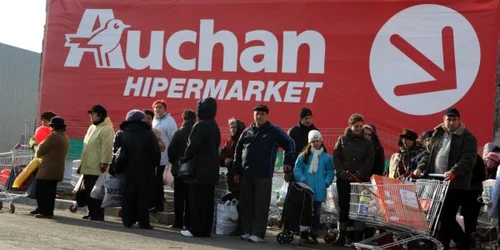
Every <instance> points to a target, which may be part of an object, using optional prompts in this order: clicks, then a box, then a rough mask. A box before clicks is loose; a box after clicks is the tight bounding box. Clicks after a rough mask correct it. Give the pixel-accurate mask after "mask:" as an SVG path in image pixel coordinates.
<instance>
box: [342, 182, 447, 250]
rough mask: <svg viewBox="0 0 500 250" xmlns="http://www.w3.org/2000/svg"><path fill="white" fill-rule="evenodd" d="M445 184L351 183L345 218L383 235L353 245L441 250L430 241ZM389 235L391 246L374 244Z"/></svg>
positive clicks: (357, 246) (362, 247)
mask: <svg viewBox="0 0 500 250" xmlns="http://www.w3.org/2000/svg"><path fill="white" fill-rule="evenodd" d="M448 186H449V181H439V180H416V182H403V183H402V184H386V185H385V184H382V185H374V184H372V183H351V200H350V206H349V207H350V209H349V218H351V219H353V220H358V221H362V222H365V223H366V224H367V225H372V226H377V227H380V228H384V229H385V230H386V231H385V232H384V233H380V234H378V235H376V236H374V237H371V238H369V239H365V240H363V241H360V242H358V243H354V247H356V248H358V249H389V248H392V247H396V246H402V247H404V248H407V247H408V243H410V242H423V241H427V242H432V243H434V244H435V245H436V249H438V250H442V249H444V246H443V244H442V243H441V242H439V241H438V240H437V239H435V238H434V237H433V235H434V233H435V231H436V229H437V225H438V220H439V215H440V213H441V209H442V207H443V203H444V199H445V197H446V193H447V191H448ZM391 234H392V236H393V237H392V238H393V242H389V243H384V244H380V245H379V244H378V242H377V241H378V240H379V239H381V238H383V237H387V236H390V235H391Z"/></svg>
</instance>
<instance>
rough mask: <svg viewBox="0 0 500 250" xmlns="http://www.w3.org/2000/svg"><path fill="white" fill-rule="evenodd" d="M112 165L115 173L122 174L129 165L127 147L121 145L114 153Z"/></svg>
mask: <svg viewBox="0 0 500 250" xmlns="http://www.w3.org/2000/svg"><path fill="white" fill-rule="evenodd" d="M111 167H112V168H113V172H114V173H113V174H120V173H123V171H125V168H126V167H127V154H126V153H125V149H123V147H120V148H119V149H118V150H117V151H116V153H115V154H114V155H113V160H112V161H111Z"/></svg>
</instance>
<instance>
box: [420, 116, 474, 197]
mask: <svg viewBox="0 0 500 250" xmlns="http://www.w3.org/2000/svg"><path fill="white" fill-rule="evenodd" d="M444 133H446V130H445V128H444V125H443V124H440V125H439V126H437V127H436V128H435V129H434V133H433V134H432V139H431V142H430V144H429V147H427V149H426V150H425V151H424V153H423V156H422V158H421V159H420V162H419V163H418V169H419V170H420V171H421V172H423V173H424V174H430V173H434V169H435V165H436V155H437V153H438V145H439V142H440V141H441V139H442V138H443V136H444ZM476 155H477V140H476V137H474V135H472V133H471V132H469V130H467V129H466V128H465V125H464V124H463V123H460V125H459V126H458V128H457V129H456V130H455V131H454V132H453V135H452V137H451V142H450V152H449V156H448V169H447V171H451V172H452V173H454V174H455V179H454V180H452V181H451V182H450V189H469V188H470V183H471V178H472V169H473V168H474V165H475V164H476Z"/></svg>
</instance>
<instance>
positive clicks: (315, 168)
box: [308, 147, 324, 174]
mask: <svg viewBox="0 0 500 250" xmlns="http://www.w3.org/2000/svg"><path fill="white" fill-rule="evenodd" d="M323 151H324V150H323V147H321V148H320V149H314V148H313V147H311V153H313V158H312V161H311V165H310V166H309V171H308V172H309V173H310V174H314V173H316V172H317V171H318V162H319V155H320V154H322V153H323Z"/></svg>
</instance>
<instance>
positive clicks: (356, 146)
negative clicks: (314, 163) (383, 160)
mask: <svg viewBox="0 0 500 250" xmlns="http://www.w3.org/2000/svg"><path fill="white" fill-rule="evenodd" d="M374 158H375V152H374V150H373V145H372V142H371V141H370V140H368V139H366V138H365V135H364V130H362V132H361V134H359V135H356V134H354V133H353V132H352V130H351V129H350V128H347V129H346V130H345V134H344V135H343V136H341V137H340V138H339V139H338V141H337V144H336V145H335V148H334V149H333V160H334V163H333V165H334V166H335V170H336V171H335V172H336V174H337V177H338V178H341V179H343V180H349V181H354V180H353V179H351V178H350V177H349V174H348V172H350V173H351V174H354V175H355V176H356V177H357V178H358V179H360V180H361V181H368V180H369V179H370V174H371V172H372V168H373V161H374Z"/></svg>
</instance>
